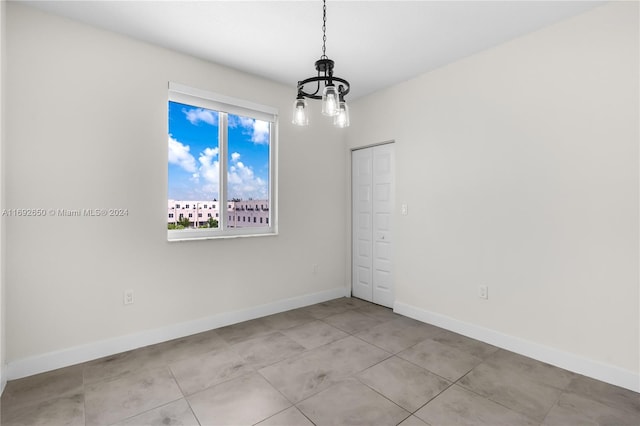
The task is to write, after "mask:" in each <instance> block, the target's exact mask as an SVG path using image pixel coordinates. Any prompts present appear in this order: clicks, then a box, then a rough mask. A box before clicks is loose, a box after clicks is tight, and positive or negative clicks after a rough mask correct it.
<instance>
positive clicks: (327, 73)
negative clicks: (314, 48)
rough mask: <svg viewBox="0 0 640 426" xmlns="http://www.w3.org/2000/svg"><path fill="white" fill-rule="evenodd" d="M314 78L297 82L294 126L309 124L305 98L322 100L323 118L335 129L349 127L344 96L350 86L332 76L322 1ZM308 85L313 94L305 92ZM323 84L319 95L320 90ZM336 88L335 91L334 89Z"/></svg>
mask: <svg viewBox="0 0 640 426" xmlns="http://www.w3.org/2000/svg"><path fill="white" fill-rule="evenodd" d="M315 67H316V71H318V74H317V76H316V77H310V78H307V79H304V80H300V81H298V86H297V89H298V96H297V97H296V99H295V101H294V102H293V120H292V122H293V124H296V125H298V126H306V125H308V124H309V114H308V105H307V101H306V98H309V99H322V114H323V115H326V116H329V117H333V124H334V125H336V126H337V127H347V126H349V108H348V107H347V103H346V101H345V99H344V98H345V96H346V95H347V94H348V93H349V90H350V89H351V85H350V84H349V82H348V81H347V80H345V79H343V78H340V77H336V76H334V75H333V67H334V62H333V61H332V60H331V59H329V57H328V56H327V2H326V0H322V56H320V59H318V60H317V61H316V63H315ZM309 83H316V84H314V85H310V87H311V88H312V89H307V90H313V91H307V90H305V86H306V85H307V84H309ZM322 83H324V88H323V90H322V94H320V88H321V86H322ZM336 84H337V85H338V87H336Z"/></svg>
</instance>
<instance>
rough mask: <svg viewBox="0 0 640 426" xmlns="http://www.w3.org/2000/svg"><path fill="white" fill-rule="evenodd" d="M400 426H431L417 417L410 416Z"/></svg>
mask: <svg viewBox="0 0 640 426" xmlns="http://www.w3.org/2000/svg"><path fill="white" fill-rule="evenodd" d="M398 426H429V425H428V424H426V423H425V422H423V421H422V420H420V419H419V418H417V417H416V416H410V417H408V418H407V419H406V420H405V421H403V422H402V423H400V424H399V425H398Z"/></svg>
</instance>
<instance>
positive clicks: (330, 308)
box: [302, 301, 351, 319]
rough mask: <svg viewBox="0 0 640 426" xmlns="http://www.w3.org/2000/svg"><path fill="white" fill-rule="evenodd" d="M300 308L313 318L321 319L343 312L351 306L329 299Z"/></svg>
mask: <svg viewBox="0 0 640 426" xmlns="http://www.w3.org/2000/svg"><path fill="white" fill-rule="evenodd" d="M302 309H303V310H304V311H305V312H307V313H308V314H309V315H311V316H312V317H314V318H315V319H322V318H326V317H328V316H331V315H335V314H339V313H342V312H345V311H347V310H348V309H351V308H349V307H347V306H346V305H345V304H344V303H331V301H329V302H322V303H317V304H315V305H311V306H306V307H304V308H302Z"/></svg>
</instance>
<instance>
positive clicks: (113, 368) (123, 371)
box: [84, 348, 164, 385]
mask: <svg viewBox="0 0 640 426" xmlns="http://www.w3.org/2000/svg"><path fill="white" fill-rule="evenodd" d="M162 365H164V361H163V360H162V359H160V358H159V357H156V356H153V355H152V356H150V354H149V352H147V351H146V350H145V348H140V349H137V350H131V351H127V352H122V353H119V354H115V355H111V356H108V357H104V358H100V359H97V360H94V361H90V362H87V363H86V364H85V367H84V383H85V385H87V384H92V383H96V382H99V381H102V380H106V379H112V378H116V377H120V376H125V375H127V374H131V373H135V372H138V371H140V370H143V369H155V368H159V367H161V366H162Z"/></svg>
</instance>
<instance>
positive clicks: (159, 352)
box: [141, 330, 229, 365]
mask: <svg viewBox="0 0 640 426" xmlns="http://www.w3.org/2000/svg"><path fill="white" fill-rule="evenodd" d="M228 346H229V345H228V344H227V342H225V341H224V339H222V338H221V337H220V336H219V335H218V333H216V331H215V330H211V331H207V332H204V333H198V334H194V335H192V336H187V337H183V338H180V339H174V340H170V341H168V342H163V343H159V344H157V345H152V346H147V347H146V348H143V349H142V350H141V351H142V352H144V353H146V354H147V357H148V358H155V359H158V360H159V361H160V363H161V364H163V365H168V364H171V363H173V362H176V361H180V360H183V359H186V358H190V357H193V356H197V355H202V354H205V353H207V352H211V351H214V350H217V349H223V348H226V347H228Z"/></svg>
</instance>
